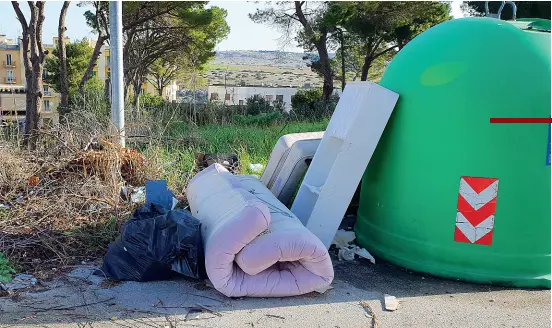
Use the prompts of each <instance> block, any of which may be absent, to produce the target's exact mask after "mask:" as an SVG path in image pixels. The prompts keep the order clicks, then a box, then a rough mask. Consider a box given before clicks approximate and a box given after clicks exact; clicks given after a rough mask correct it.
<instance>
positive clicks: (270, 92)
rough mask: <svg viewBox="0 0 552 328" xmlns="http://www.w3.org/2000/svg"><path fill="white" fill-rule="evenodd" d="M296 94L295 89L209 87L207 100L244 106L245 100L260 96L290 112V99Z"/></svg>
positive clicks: (232, 86) (233, 86)
mask: <svg viewBox="0 0 552 328" xmlns="http://www.w3.org/2000/svg"><path fill="white" fill-rule="evenodd" d="M296 93H297V88H296V87H262V86H258V87H257V86H235V85H231V86H228V85H227V86H224V85H210V86H209V88H208V90H207V97H208V98H207V99H209V101H214V102H220V103H224V104H225V105H245V104H246V100H247V98H251V97H253V96H254V95H260V96H262V97H264V98H265V99H266V100H269V101H276V102H281V103H282V104H283V105H284V110H285V111H286V112H289V111H290V110H291V97H292V96H293V95H295V94H296Z"/></svg>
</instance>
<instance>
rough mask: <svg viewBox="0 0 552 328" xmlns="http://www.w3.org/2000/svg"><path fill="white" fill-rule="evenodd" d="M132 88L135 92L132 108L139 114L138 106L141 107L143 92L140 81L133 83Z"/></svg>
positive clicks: (136, 80)
mask: <svg viewBox="0 0 552 328" xmlns="http://www.w3.org/2000/svg"><path fill="white" fill-rule="evenodd" d="M132 88H133V90H134V95H133V99H132V106H133V107H134V110H135V111H136V112H138V106H139V105H140V91H141V90H142V83H141V81H140V80H139V79H135V80H134V81H133V82H132Z"/></svg>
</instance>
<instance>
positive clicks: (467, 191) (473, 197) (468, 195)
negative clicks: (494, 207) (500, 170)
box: [460, 178, 498, 211]
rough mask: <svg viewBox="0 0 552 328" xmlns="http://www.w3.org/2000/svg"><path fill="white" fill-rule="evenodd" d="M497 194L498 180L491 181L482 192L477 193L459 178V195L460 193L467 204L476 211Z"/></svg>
mask: <svg viewBox="0 0 552 328" xmlns="http://www.w3.org/2000/svg"><path fill="white" fill-rule="evenodd" d="M497 194H498V180H496V181H495V182H493V183H492V184H491V185H490V186H488V187H487V188H486V189H485V190H483V191H482V192H480V193H477V192H475V190H473V188H472V187H471V186H470V185H469V184H468V183H467V182H466V181H465V180H464V179H463V178H462V179H460V195H462V197H464V199H465V200H466V202H468V204H470V205H471V207H473V208H474V209H475V210H476V211H477V210H478V209H480V208H481V207H483V206H484V205H485V204H487V203H488V202H490V201H491V200H493V199H494V198H495V197H496V195H497Z"/></svg>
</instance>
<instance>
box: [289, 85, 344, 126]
mask: <svg viewBox="0 0 552 328" xmlns="http://www.w3.org/2000/svg"><path fill="white" fill-rule="evenodd" d="M338 100H339V96H337V95H331V96H330V99H329V100H328V101H324V100H323V99H322V89H310V90H298V91H297V93H296V94H295V95H294V96H293V97H291V107H292V110H293V114H295V116H296V117H297V118H299V119H301V120H320V119H323V118H328V117H331V116H332V114H333V111H334V109H335V106H336V105H337V102H338Z"/></svg>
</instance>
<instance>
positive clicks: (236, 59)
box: [204, 50, 334, 87]
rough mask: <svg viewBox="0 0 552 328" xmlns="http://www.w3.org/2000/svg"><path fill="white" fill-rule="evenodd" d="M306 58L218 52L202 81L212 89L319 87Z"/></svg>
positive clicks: (291, 54)
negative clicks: (228, 86) (264, 86)
mask: <svg viewBox="0 0 552 328" xmlns="http://www.w3.org/2000/svg"><path fill="white" fill-rule="evenodd" d="M305 55H306V54H304V53H298V52H282V51H248V50H244V51H241V50H240V51H237V50H236V51H219V52H217V54H216V58H215V59H214V60H213V61H212V62H211V63H210V64H209V66H208V71H207V72H206V74H205V76H204V77H205V78H206V79H207V80H208V84H211V85H212V84H224V83H226V84H228V85H261V84H263V85H266V86H274V87H276V86H286V87H289V86H297V87H302V86H304V85H305V84H310V85H311V86H313V87H319V86H322V80H321V78H320V77H319V76H318V75H317V74H316V73H314V72H312V71H311V69H310V68H309V67H307V63H308V61H307V60H303V57H304V56H305ZM333 56H334V54H330V57H331V58H332V57H333Z"/></svg>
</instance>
